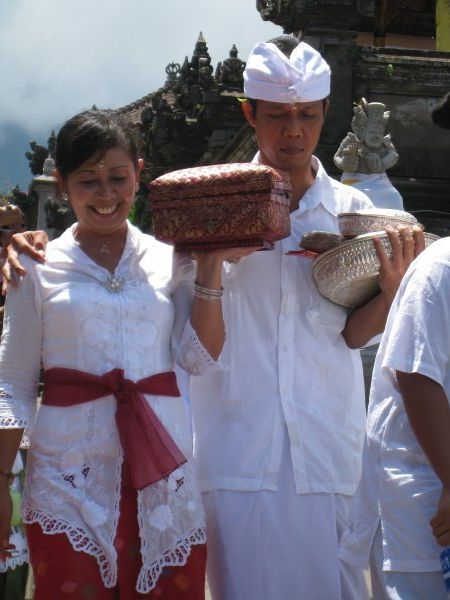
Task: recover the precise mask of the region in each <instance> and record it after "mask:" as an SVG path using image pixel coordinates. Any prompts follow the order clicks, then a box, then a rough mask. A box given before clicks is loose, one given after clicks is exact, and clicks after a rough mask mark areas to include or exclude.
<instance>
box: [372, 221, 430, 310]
mask: <svg viewBox="0 0 450 600" xmlns="http://www.w3.org/2000/svg"><path fill="white" fill-rule="evenodd" d="M386 233H387V234H388V236H389V241H390V242H391V246H392V258H389V257H388V256H387V254H386V252H385V251H384V250H383V246H382V244H381V241H380V240H379V239H378V238H375V239H374V244H375V250H376V253H377V256H378V260H379V261H380V267H381V268H380V276H379V279H378V283H379V286H380V289H381V293H382V294H383V296H384V297H385V299H386V300H387V302H388V303H389V305H390V304H391V303H392V300H393V299H394V296H395V294H396V293H397V290H398V288H399V285H400V282H401V280H402V279H403V275H404V274H405V273H406V271H407V269H408V267H409V265H410V264H411V263H412V261H413V260H414V259H415V258H416V256H418V255H419V254H420V253H421V252H422V251H423V250H424V249H425V238H424V236H423V231H422V230H421V228H420V227H417V226H416V227H413V228H410V227H402V228H400V229H399V230H398V231H396V230H395V229H393V228H391V227H390V228H387V229H386Z"/></svg>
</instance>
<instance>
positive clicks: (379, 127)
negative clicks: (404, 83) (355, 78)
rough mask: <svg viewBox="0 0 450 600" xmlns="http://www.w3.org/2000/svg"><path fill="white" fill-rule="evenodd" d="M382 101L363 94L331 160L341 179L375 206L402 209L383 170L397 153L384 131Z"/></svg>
mask: <svg viewBox="0 0 450 600" xmlns="http://www.w3.org/2000/svg"><path fill="white" fill-rule="evenodd" d="M385 109H386V105H385V104H383V103H381V102H367V101H366V100H365V99H364V98H361V100H360V101H359V102H358V104H357V105H356V106H355V107H354V109H353V119H352V123H351V128H352V131H350V132H349V133H347V135H346V136H345V138H344V139H343V140H342V142H341V145H340V146H339V148H338V151H337V152H336V154H335V155H334V164H335V165H336V166H337V168H338V169H340V170H341V171H343V174H342V177H341V181H342V182H343V183H346V184H348V185H353V186H354V187H356V188H358V189H360V190H362V191H363V192H364V193H365V194H367V195H368V196H369V198H370V199H371V200H372V202H373V203H374V205H375V206H376V207H377V208H393V209H398V210H403V200H402V197H401V195H400V193H399V192H398V190H397V189H396V188H395V187H394V186H393V185H392V183H391V182H390V180H389V177H388V176H387V175H386V170H387V169H390V168H391V167H393V166H394V165H395V164H396V162H397V161H398V153H397V151H396V150H395V147H394V145H393V143H392V141H391V136H390V135H389V134H388V135H385V130H386V126H387V123H388V121H389V116H390V112H389V111H387V110H385Z"/></svg>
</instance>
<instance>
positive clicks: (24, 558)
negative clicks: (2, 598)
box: [0, 550, 29, 573]
mask: <svg viewBox="0 0 450 600" xmlns="http://www.w3.org/2000/svg"><path fill="white" fill-rule="evenodd" d="M27 562H29V557H28V550H26V551H25V552H21V553H20V554H19V555H18V556H13V557H12V558H9V559H8V560H6V561H5V562H3V563H0V573H6V571H9V570H10V569H11V570H12V569H15V568H16V567H21V566H22V565H24V564H25V563H27Z"/></svg>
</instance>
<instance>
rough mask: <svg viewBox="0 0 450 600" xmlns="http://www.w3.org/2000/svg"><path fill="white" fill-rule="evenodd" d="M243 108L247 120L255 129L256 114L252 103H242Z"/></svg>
mask: <svg viewBox="0 0 450 600" xmlns="http://www.w3.org/2000/svg"><path fill="white" fill-rule="evenodd" d="M241 106H242V112H243V113H244V116H245V118H246V119H247V121H248V122H249V124H250V125H251V126H252V127H255V114H254V111H253V106H252V105H251V104H250V102H247V100H246V101H245V102H242V104H241Z"/></svg>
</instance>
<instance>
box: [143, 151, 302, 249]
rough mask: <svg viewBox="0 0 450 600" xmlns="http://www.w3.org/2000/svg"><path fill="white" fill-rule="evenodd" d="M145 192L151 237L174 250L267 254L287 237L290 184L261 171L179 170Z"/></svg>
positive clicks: (246, 167) (236, 166)
mask: <svg viewBox="0 0 450 600" xmlns="http://www.w3.org/2000/svg"><path fill="white" fill-rule="evenodd" d="M149 189H150V203H151V208H152V217H153V228H154V235H155V237H156V238H157V239H158V240H161V241H163V242H168V243H170V244H174V245H175V247H176V249H177V250H185V251H192V250H201V249H207V248H221V247H232V246H236V247H237V246H262V247H264V248H271V247H272V246H273V242H275V241H277V240H280V239H282V238H284V237H286V236H288V235H289V233H290V221H289V207H290V190H291V186H290V183H289V180H288V178H287V176H286V175H284V174H283V173H280V172H278V171H276V170H275V169H272V168H271V167H268V166H266V165H257V164H250V163H230V164H224V165H210V166H204V167H193V168H191V169H182V170H180V171H173V172H172V173H167V174H166V175H162V176H161V177H158V178H157V179H155V180H154V181H152V182H151V183H150V185H149Z"/></svg>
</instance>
